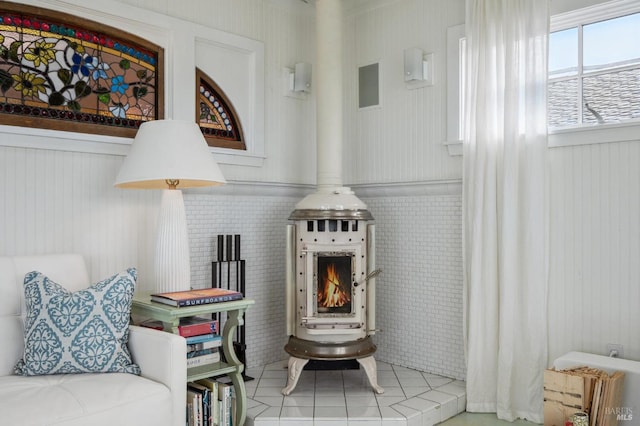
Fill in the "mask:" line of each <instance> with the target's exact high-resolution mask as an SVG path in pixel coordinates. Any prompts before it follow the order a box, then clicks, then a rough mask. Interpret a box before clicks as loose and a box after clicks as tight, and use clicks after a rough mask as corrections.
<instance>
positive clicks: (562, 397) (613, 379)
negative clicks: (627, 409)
mask: <svg viewBox="0 0 640 426" xmlns="http://www.w3.org/2000/svg"><path fill="white" fill-rule="evenodd" d="M623 385H624V373H622V372H620V371H616V372H614V373H613V374H611V375H609V374H608V373H607V372H606V371H603V370H598V369H596V368H591V367H577V368H572V369H569V370H553V369H549V370H546V371H545V372H544V424H545V426H565V422H566V421H567V419H569V417H570V416H571V415H572V414H574V413H576V412H585V413H587V414H588V415H589V426H615V425H617V424H618V420H617V416H616V414H615V413H616V410H615V408H616V407H619V406H620V402H621V400H622V388H623Z"/></svg>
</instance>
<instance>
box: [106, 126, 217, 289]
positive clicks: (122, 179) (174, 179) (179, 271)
mask: <svg viewBox="0 0 640 426" xmlns="http://www.w3.org/2000/svg"><path fill="white" fill-rule="evenodd" d="M224 183H226V181H225V179H224V177H223V176H222V172H221V171H220V168H219V167H218V164H217V163H216V161H215V160H214V159H213V155H212V154H211V152H210V151H209V147H208V146H207V143H206V141H205V139H204V137H203V136H202V133H201V132H200V128H199V127H198V125H197V124H196V123H195V122H191V121H180V120H155V121H147V122H145V123H143V124H142V125H141V126H140V130H138V133H137V134H136V137H135V139H134V140H133V144H132V145H131V150H130V151H129V154H128V155H127V157H126V158H125V159H124V162H123V163H122V167H121V168H120V172H119V173H118V176H117V177H116V182H115V184H114V185H115V186H116V187H118V188H133V189H162V190H164V191H163V194H162V204H161V208H160V215H159V218H158V232H157V239H156V252H155V258H154V273H155V289H156V291H157V292H169V291H183V290H189V289H190V287H191V265H190V261H189V236H188V233H187V217H186V213H185V209H184V201H183V199H182V191H181V189H182V188H193V187H202V186H213V185H222V184H224Z"/></svg>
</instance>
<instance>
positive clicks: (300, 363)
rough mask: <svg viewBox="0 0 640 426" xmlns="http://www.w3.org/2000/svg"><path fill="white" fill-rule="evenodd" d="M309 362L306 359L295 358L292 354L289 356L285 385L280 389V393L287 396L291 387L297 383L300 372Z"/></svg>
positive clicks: (293, 387)
mask: <svg viewBox="0 0 640 426" xmlns="http://www.w3.org/2000/svg"><path fill="white" fill-rule="evenodd" d="M308 362H309V360H308V359H302V358H296V357H294V356H292V357H290V358H289V366H288V369H289V375H288V377H287V386H286V387H285V388H284V389H282V394H283V395H285V396H287V395H289V394H290V393H291V392H293V389H295V387H296V385H297V384H298V379H300V374H302V369H303V368H304V366H305V365H306V364H307V363H308Z"/></svg>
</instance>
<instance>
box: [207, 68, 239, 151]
mask: <svg viewBox="0 0 640 426" xmlns="http://www.w3.org/2000/svg"><path fill="white" fill-rule="evenodd" d="M196 83H197V88H198V92H197V96H196V103H197V105H196V118H197V122H198V124H199V125H200V130H202V134H203V135H204V138H205V139H206V141H207V143H208V144H209V146H213V147H220V148H232V149H240V150H246V149H247V147H246V145H245V143H244V138H243V135H242V127H241V126H240V120H239V119H238V116H237V114H236V112H235V110H234V109H233V105H232V104H231V102H230V101H229V100H228V99H227V96H226V95H225V94H224V92H223V91H222V90H221V89H220V88H219V87H218V85H216V84H215V83H214V82H213V80H212V79H211V78H209V76H207V75H206V74H205V73H204V72H202V71H201V70H200V69H196Z"/></svg>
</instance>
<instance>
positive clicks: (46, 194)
mask: <svg viewBox="0 0 640 426" xmlns="http://www.w3.org/2000/svg"><path fill="white" fill-rule="evenodd" d="M121 163H122V157H120V156H110V155H95V154H82V153H72V152H64V151H52V150H41V149H23V148H12V147H0V166H1V167H2V170H3V179H2V181H1V182H0V200H2V201H1V208H0V255H25V254H41V253H65V252H74V253H81V254H83V255H84V257H85V261H86V262H87V266H88V268H89V272H90V274H91V278H92V280H94V281H97V280H99V279H101V278H105V277H107V276H109V275H111V274H114V273H116V272H119V271H120V270H121V269H123V268H126V267H130V266H134V267H136V268H138V271H139V288H140V289H141V290H144V289H145V288H148V286H149V285H150V284H151V283H150V282H149V281H150V280H149V271H150V263H149V260H150V256H151V253H150V250H149V248H150V247H151V248H152V247H153V241H154V227H155V221H156V208H157V207H158V205H159V197H158V192H157V191H133V190H121V189H115V188H114V187H113V182H114V180H115V176H116V174H117V171H118V169H119V167H120V164H121ZM152 251H153V250H151V252H152Z"/></svg>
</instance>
